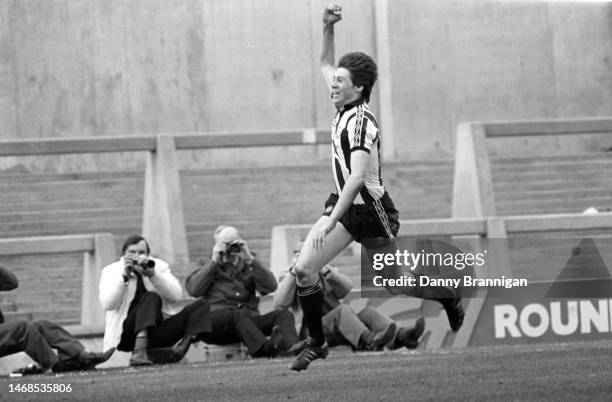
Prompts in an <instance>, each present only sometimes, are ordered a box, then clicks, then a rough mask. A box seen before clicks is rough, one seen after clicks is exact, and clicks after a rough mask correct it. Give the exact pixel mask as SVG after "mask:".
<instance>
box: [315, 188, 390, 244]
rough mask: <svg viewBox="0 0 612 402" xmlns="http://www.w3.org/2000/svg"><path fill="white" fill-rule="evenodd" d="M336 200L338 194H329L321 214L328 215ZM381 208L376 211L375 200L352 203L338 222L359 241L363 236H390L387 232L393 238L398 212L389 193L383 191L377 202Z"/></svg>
mask: <svg viewBox="0 0 612 402" xmlns="http://www.w3.org/2000/svg"><path fill="white" fill-rule="evenodd" d="M337 202H338V194H335V193H332V194H330V196H329V198H328V199H327V201H325V212H324V213H323V215H325V216H329V215H330V214H331V213H332V211H333V208H334V206H335V205H336V203H337ZM378 205H379V206H380V207H381V208H380V209H381V210H380V212H378V211H377V208H376V202H367V201H366V204H353V205H351V206H350V207H349V209H348V210H347V211H346V212H345V213H344V215H342V216H341V217H340V223H342V225H343V226H344V227H345V228H346V230H347V231H348V232H349V233H350V234H351V236H353V238H354V239H355V241H357V242H360V243H361V241H362V239H364V238H381V237H382V238H387V239H388V238H391V236H390V235H389V234H391V235H392V236H393V238H395V237H396V236H397V232H398V231H399V226H400V225H399V221H398V217H399V212H397V209H395V206H394V205H393V200H391V197H390V196H389V193H387V192H386V191H385V194H383V196H382V198H381V199H380V202H379V204H378Z"/></svg>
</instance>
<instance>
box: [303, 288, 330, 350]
mask: <svg viewBox="0 0 612 402" xmlns="http://www.w3.org/2000/svg"><path fill="white" fill-rule="evenodd" d="M297 295H298V298H299V300H300V304H301V305H302V311H303V312H304V322H305V323H306V326H307V327H308V332H309V334H310V337H311V338H313V339H314V340H315V343H316V345H322V344H323V343H325V336H324V335H323V321H322V319H321V305H322V304H323V292H322V291H321V285H320V283H319V282H318V281H317V283H315V284H314V285H312V286H307V287H301V286H298V289H297Z"/></svg>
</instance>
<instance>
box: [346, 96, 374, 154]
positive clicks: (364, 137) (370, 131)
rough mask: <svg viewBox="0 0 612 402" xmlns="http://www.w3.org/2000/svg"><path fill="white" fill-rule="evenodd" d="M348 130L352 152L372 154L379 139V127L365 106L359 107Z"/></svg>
mask: <svg viewBox="0 0 612 402" xmlns="http://www.w3.org/2000/svg"><path fill="white" fill-rule="evenodd" d="M347 129H348V132H349V142H350V151H351V152H353V151H356V150H362V151H366V152H368V153H370V151H371V150H372V146H373V145H374V143H375V142H376V140H377V139H378V126H377V125H376V122H375V120H374V118H373V116H371V114H370V113H369V112H368V111H367V110H366V109H365V108H364V107H363V106H358V107H357V112H356V113H355V117H354V118H353V119H351V121H350V122H349V124H348V127H347ZM351 133H352V134H351Z"/></svg>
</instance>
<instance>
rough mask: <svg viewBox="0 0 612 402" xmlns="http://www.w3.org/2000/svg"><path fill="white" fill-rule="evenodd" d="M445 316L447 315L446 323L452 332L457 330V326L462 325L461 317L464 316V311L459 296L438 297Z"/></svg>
mask: <svg viewBox="0 0 612 402" xmlns="http://www.w3.org/2000/svg"><path fill="white" fill-rule="evenodd" d="M440 302H441V303H442V306H443V307H444V310H445V311H446V316H447V317H448V324H449V325H450V328H451V330H452V331H453V332H457V331H459V328H461V326H462V325H463V318H464V317H465V311H463V304H462V303H461V298H456V299H440Z"/></svg>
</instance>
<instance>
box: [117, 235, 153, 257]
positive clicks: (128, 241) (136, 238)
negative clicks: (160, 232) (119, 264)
mask: <svg viewBox="0 0 612 402" xmlns="http://www.w3.org/2000/svg"><path fill="white" fill-rule="evenodd" d="M143 240H144V242H145V244H146V245H147V254H151V250H150V249H149V242H148V241H147V239H145V238H144V237H142V236H141V235H132V236H130V237H128V238H127V239H125V241H124V242H123V246H122V247H121V254H122V255H123V254H125V250H127V248H128V247H130V246H131V245H133V244H138V243H140V242H141V241H143Z"/></svg>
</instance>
